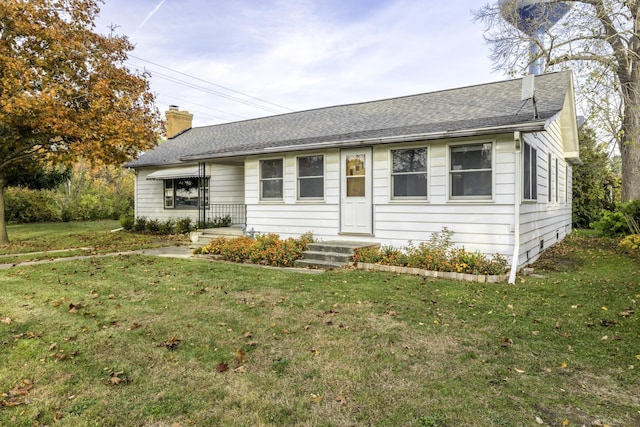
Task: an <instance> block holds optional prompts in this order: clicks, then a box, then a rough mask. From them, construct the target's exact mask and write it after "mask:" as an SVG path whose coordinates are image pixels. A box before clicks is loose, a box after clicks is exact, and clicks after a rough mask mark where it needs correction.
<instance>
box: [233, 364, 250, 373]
mask: <svg viewBox="0 0 640 427" xmlns="http://www.w3.org/2000/svg"><path fill="white" fill-rule="evenodd" d="M233 372H235V373H236V374H244V373H246V372H247V367H246V366H244V365H241V366H238V367H237V368H236V369H234V370H233Z"/></svg>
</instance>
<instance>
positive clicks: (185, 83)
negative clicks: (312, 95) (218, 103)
mask: <svg viewBox="0 0 640 427" xmlns="http://www.w3.org/2000/svg"><path fill="white" fill-rule="evenodd" d="M125 65H128V66H130V67H136V68H142V69H144V70H146V71H147V68H146V67H141V66H139V65H137V64H132V63H127V62H125ZM148 71H150V72H151V75H152V77H158V78H160V79H163V80H166V81H169V82H172V83H177V84H180V85H182V86H186V87H189V88H192V89H196V90H199V91H201V92H205V93H208V94H211V95H216V96H219V97H221V98H225V99H229V100H231V101H234V102H239V103H241V104H244V105H248V106H250V107H255V108H259V109H261V110H264V111H268V112H270V113H275V114H282V111H280V110H276V109H275V108H270V107H267V106H264V105H260V104H256V103H255V102H251V101H248V100H246V99H242V98H238V97H236V96H233V95H228V94H226V93H223V92H219V91H216V90H213V89H209V88H206V87H204V86H200V85H197V84H195V83H190V82H188V81H185V80H181V79H178V78H176V77H172V76H169V75H167V74H163V73H160V72H158V71H152V70H148Z"/></svg>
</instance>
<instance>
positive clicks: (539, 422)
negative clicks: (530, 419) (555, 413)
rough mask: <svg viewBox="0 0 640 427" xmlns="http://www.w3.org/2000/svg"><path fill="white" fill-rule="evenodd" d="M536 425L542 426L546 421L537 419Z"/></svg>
mask: <svg viewBox="0 0 640 427" xmlns="http://www.w3.org/2000/svg"><path fill="white" fill-rule="evenodd" d="M536 423H537V424H540V425H542V424H544V421H543V420H542V418H540V417H536Z"/></svg>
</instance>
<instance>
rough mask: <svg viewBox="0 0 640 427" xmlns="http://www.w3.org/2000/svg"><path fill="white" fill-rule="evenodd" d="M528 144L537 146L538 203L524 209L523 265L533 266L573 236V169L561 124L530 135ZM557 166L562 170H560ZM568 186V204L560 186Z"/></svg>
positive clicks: (553, 123)
mask: <svg viewBox="0 0 640 427" xmlns="http://www.w3.org/2000/svg"><path fill="white" fill-rule="evenodd" d="M524 138H525V141H526V142H527V143H529V144H531V145H534V144H535V145H536V147H537V149H538V152H539V153H543V154H541V155H539V157H538V160H539V164H538V189H539V191H538V196H539V197H538V200H537V203H524V204H522V205H521V207H520V259H519V263H520V264H525V263H528V262H533V261H535V259H537V257H538V256H539V255H540V253H541V252H542V250H544V249H547V248H548V247H550V246H552V245H554V244H555V243H557V242H558V241H560V240H562V239H563V238H564V237H565V236H566V235H567V234H569V233H570V232H571V185H570V183H571V181H570V179H571V177H570V175H571V167H570V166H569V165H568V164H566V163H564V164H565V167H564V168H563V167H561V166H560V164H561V163H562V162H564V159H563V145H562V139H561V130H560V124H559V122H558V121H557V120H556V121H553V122H551V123H550V125H549V128H548V130H547V131H546V132H536V133H533V134H526V135H525V136H524ZM556 163H557V164H558V166H556ZM559 182H565V183H566V184H565V189H564V191H565V197H564V203H562V202H561V201H562V200H563V199H562V198H558V197H559V195H557V184H558V183H559Z"/></svg>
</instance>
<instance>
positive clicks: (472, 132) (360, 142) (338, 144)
mask: <svg viewBox="0 0 640 427" xmlns="http://www.w3.org/2000/svg"><path fill="white" fill-rule="evenodd" d="M545 126H546V121H545V120H539V121H535V122H527V123H518V124H512V125H505V126H492V127H486V128H475V129H463V130H455V131H444V132H429V133H418V134H410V135H397V136H392V137H385V138H364V139H353V140H347V141H325V142H319V143H315V144H306V145H299V144H294V145H287V146H279V147H265V148H259V149H248V150H238V151H227V152H222V153H202V154H194V155H190V156H183V157H180V160H181V161H183V162H184V161H197V160H207V159H215V158H225V157H240V156H249V155H256V154H265V153H284V152H290V151H310V150H318V149H326V148H349V147H358V146H364V145H379V144H392V143H395V142H412V141H433V140H436V139H447V138H463V137H470V136H484V135H491V134H496V133H508V132H514V131H520V132H535V131H542V130H545Z"/></svg>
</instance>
